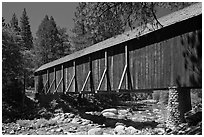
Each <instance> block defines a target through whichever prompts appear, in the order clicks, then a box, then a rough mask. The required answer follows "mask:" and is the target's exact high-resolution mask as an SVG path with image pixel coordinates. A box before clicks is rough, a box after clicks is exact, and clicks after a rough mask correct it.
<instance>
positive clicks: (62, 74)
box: [61, 64, 65, 93]
mask: <svg viewBox="0 0 204 137" xmlns="http://www.w3.org/2000/svg"><path fill="white" fill-rule="evenodd" d="M61 76H62V85H61V86H62V93H64V91H65V84H64V83H65V78H64V65H63V64H62V71H61Z"/></svg>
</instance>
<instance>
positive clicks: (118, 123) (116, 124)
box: [115, 122, 124, 127]
mask: <svg viewBox="0 0 204 137" xmlns="http://www.w3.org/2000/svg"><path fill="white" fill-rule="evenodd" d="M118 125H122V126H124V124H123V123H120V122H117V123H115V126H116V127H117V126H118Z"/></svg>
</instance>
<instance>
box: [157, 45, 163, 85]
mask: <svg viewBox="0 0 204 137" xmlns="http://www.w3.org/2000/svg"><path fill="white" fill-rule="evenodd" d="M161 83H162V81H161V43H158V79H157V88H160V87H161Z"/></svg>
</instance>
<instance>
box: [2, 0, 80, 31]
mask: <svg viewBox="0 0 204 137" xmlns="http://www.w3.org/2000/svg"><path fill="white" fill-rule="evenodd" d="M77 5H78V3H77V2H2V16H3V17H4V18H5V22H6V23H8V22H10V20H11V18H12V16H13V14H14V13H15V14H16V16H17V17H18V21H20V17H21V16H22V12H23V9H24V8H26V11H27V15H28V17H29V21H30V26H31V31H32V33H33V35H35V34H36V32H37V30H38V26H39V25H40V23H41V22H42V20H43V18H44V17H45V15H48V16H49V17H50V16H53V18H54V19H55V22H56V24H57V26H60V27H61V28H62V27H66V28H67V31H68V32H70V31H69V30H70V29H72V28H73V26H74V22H73V18H74V12H75V11H76V7H77Z"/></svg>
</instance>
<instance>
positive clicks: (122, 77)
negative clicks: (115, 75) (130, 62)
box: [118, 65, 127, 92]
mask: <svg viewBox="0 0 204 137" xmlns="http://www.w3.org/2000/svg"><path fill="white" fill-rule="evenodd" d="M126 70H127V65H125V67H124V70H123V73H122V76H121V79H120V82H119V85H118V92H119V90H120V89H121V86H122V83H123V79H124V76H125V74H126Z"/></svg>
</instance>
